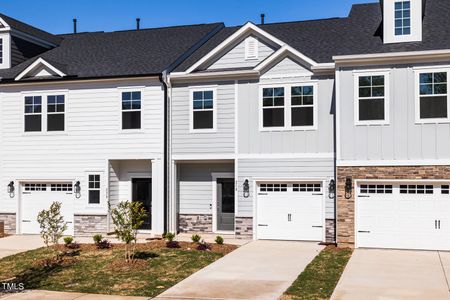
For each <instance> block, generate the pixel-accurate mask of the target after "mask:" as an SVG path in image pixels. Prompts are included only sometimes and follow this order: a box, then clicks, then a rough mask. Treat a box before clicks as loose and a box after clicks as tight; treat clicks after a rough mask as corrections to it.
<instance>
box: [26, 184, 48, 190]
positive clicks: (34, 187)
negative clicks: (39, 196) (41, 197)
mask: <svg viewBox="0 0 450 300" xmlns="http://www.w3.org/2000/svg"><path fill="white" fill-rule="evenodd" d="M46 190H47V185H46V184H45V183H26V184H25V191H27V192H36V191H42V192H43V191H46Z"/></svg>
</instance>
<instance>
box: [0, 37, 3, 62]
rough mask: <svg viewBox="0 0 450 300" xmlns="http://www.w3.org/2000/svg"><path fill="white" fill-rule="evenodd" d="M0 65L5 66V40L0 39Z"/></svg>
mask: <svg viewBox="0 0 450 300" xmlns="http://www.w3.org/2000/svg"><path fill="white" fill-rule="evenodd" d="M0 64H3V39H0Z"/></svg>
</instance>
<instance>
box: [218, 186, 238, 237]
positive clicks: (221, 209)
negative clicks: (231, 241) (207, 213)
mask: <svg viewBox="0 0 450 300" xmlns="http://www.w3.org/2000/svg"><path fill="white" fill-rule="evenodd" d="M217 230H225V231H233V230H234V179H233V178H218V179H217Z"/></svg>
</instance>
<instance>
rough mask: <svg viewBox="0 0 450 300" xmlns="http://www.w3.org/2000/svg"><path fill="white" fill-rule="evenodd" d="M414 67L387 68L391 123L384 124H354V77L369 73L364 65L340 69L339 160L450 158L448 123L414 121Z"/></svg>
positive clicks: (449, 130)
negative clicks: (362, 67)
mask: <svg viewBox="0 0 450 300" xmlns="http://www.w3.org/2000/svg"><path fill="white" fill-rule="evenodd" d="M433 65H435V64H433ZM421 66H423V65H421ZM435 66H436V67H437V68H438V67H439V65H435ZM414 67H415V66H413V65H398V66H395V68H393V67H389V73H390V75H389V77H390V78H389V84H390V88H389V90H390V94H389V119H390V122H389V124H387V125H358V126H356V125H355V123H354V119H355V118H354V114H355V112H354V106H355V103H356V101H357V100H356V99H355V89H357V88H358V87H356V86H355V83H354V76H355V73H358V74H359V73H360V72H361V71H362V72H365V73H367V74H368V75H369V74H370V72H368V71H369V70H368V69H367V68H366V69H350V68H345V69H342V70H340V71H339V78H340V79H339V80H340V91H341V92H340V106H339V114H340V124H339V128H340V129H339V130H340V141H339V147H340V158H339V160H340V161H352V160H357V161H361V160H364V161H370V160H377V161H380V160H381V161H382V160H414V161H417V160H435V159H449V158H450V124H449V123H441V124H416V122H415V116H416V115H415V114H416V109H415V101H416V95H415V84H416V83H415V80H416V79H415V71H414ZM385 68H387V67H385ZM374 72H376V70H375V71H374Z"/></svg>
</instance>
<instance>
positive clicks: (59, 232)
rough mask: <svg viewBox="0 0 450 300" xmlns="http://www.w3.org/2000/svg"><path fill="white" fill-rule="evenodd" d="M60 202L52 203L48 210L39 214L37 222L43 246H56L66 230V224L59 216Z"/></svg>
mask: <svg viewBox="0 0 450 300" xmlns="http://www.w3.org/2000/svg"><path fill="white" fill-rule="evenodd" d="M61 206H62V203H61V202H53V203H52V204H51V205H50V208H49V209H48V210H46V209H44V210H42V211H41V212H39V214H38V216H37V221H38V223H39V227H40V228H41V237H42V239H43V240H44V244H45V245H46V246H47V248H48V247H49V244H50V243H52V244H54V245H58V242H59V240H60V239H61V237H62V236H63V234H64V231H66V229H67V222H65V221H64V217H63V216H62V215H61Z"/></svg>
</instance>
